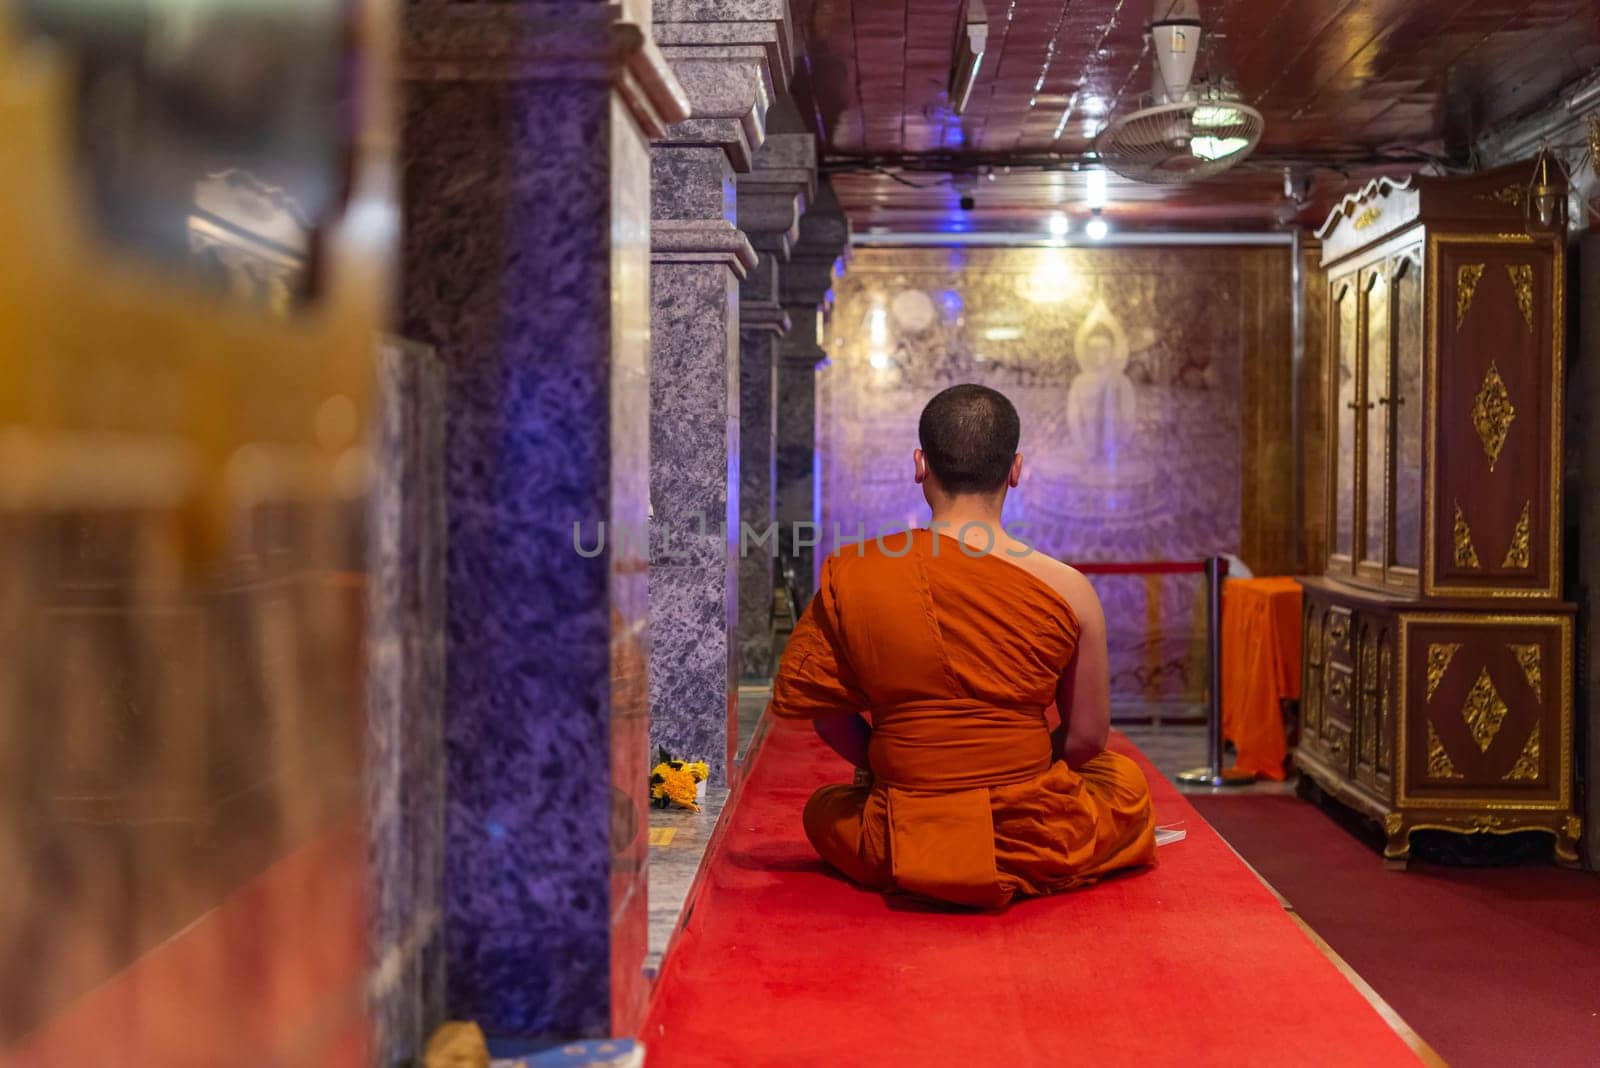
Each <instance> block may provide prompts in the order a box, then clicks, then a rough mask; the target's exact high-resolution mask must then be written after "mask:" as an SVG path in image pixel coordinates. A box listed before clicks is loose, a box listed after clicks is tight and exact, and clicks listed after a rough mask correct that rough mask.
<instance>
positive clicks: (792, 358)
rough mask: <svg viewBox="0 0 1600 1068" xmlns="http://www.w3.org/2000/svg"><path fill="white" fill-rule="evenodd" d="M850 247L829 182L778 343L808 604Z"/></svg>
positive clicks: (784, 466)
mask: <svg viewBox="0 0 1600 1068" xmlns="http://www.w3.org/2000/svg"><path fill="white" fill-rule="evenodd" d="M849 248H850V220H849V219H848V218H847V217H846V216H845V214H844V211H843V209H842V208H840V207H839V201H838V199H837V198H836V197H835V196H834V195H833V189H832V188H831V187H830V186H829V185H828V184H827V183H822V184H821V186H820V187H819V188H818V191H817V197H816V200H815V202H814V203H813V204H812V205H811V206H810V208H809V209H808V210H807V211H806V213H805V215H804V216H802V217H801V219H800V237H799V240H798V241H796V242H795V244H794V247H793V249H792V251H791V252H790V258H789V264H788V267H787V268H786V269H785V270H784V272H783V285H782V298H783V304H784V308H785V310H786V311H787V312H788V314H789V319H790V321H791V323H792V324H793V326H792V328H791V329H790V331H789V333H788V334H787V335H785V336H784V338H783V340H782V341H781V342H780V343H779V359H778V414H777V423H778V431H777V440H778V449H777V469H778V472H777V483H778V490H777V495H778V502H777V512H778V523H779V525H780V527H781V528H782V531H783V543H782V547H783V552H784V555H785V558H786V559H787V561H788V562H789V563H790V565H791V566H792V567H793V568H794V572H795V584H796V587H797V592H798V593H799V596H800V601H801V606H802V607H803V606H804V604H805V603H806V602H807V601H809V600H810V599H811V591H812V590H813V589H814V588H815V577H816V568H817V561H818V559H819V557H818V555H817V553H816V551H815V548H814V547H811V546H806V545H805V544H803V540H804V539H803V537H797V536H796V532H797V531H804V530H805V529H810V530H811V531H812V532H813V533H814V535H815V538H814V539H813V540H816V541H819V542H825V541H826V538H827V532H824V531H822V530H821V529H820V524H821V522H822V500H821V486H820V481H819V479H818V477H817V473H818V466H817V452H816V450H817V374H816V369H817V365H818V364H819V363H821V362H822V361H823V360H825V359H827V353H826V352H824V351H823V349H822V341H823V337H822V331H823V323H824V321H825V320H826V317H827V314H828V312H829V310H831V308H832V306H833V283H834V279H835V278H836V277H837V276H838V274H839V272H840V271H842V270H843V262H844V257H846V256H847V254H848V252H849ZM808 525H809V527H808Z"/></svg>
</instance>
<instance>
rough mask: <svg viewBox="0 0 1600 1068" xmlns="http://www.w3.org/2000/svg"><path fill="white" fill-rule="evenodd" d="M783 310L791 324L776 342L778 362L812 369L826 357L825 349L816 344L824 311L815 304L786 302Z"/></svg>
mask: <svg viewBox="0 0 1600 1068" xmlns="http://www.w3.org/2000/svg"><path fill="white" fill-rule="evenodd" d="M784 310H785V311H786V312H788V315H789V319H790V321H791V323H792V326H791V328H790V330H789V332H788V333H786V334H784V335H783V337H782V339H781V340H779V342H778V362H779V363H781V364H782V365H783V366H785V367H791V368H797V369H799V370H803V371H809V370H812V369H814V368H815V367H816V366H817V365H818V364H819V363H821V362H822V361H823V360H826V359H827V358H828V353H827V351H826V350H825V349H823V347H822V346H821V345H820V344H818V335H819V331H820V330H821V326H822V319H823V316H824V311H823V309H822V308H821V307H819V306H818V305H816V304H810V303H806V304H789V303H787V302H785V304H784Z"/></svg>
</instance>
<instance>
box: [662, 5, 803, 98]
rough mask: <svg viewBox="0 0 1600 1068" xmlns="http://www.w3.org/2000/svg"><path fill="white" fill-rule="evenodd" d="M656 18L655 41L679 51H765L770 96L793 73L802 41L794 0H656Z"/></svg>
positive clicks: (782, 87) (765, 80)
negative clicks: (792, 17) (797, 34)
mask: <svg viewBox="0 0 1600 1068" xmlns="http://www.w3.org/2000/svg"><path fill="white" fill-rule="evenodd" d="M651 18H652V21H653V22H654V33H655V37H656V40H657V41H659V42H660V43H661V45H662V46H663V47H669V48H670V49H671V50H672V51H673V52H674V53H676V54H681V55H693V54H702V53H706V54H717V53H719V52H724V53H725V52H727V51H738V52H742V53H745V54H751V53H760V55H761V56H762V57H763V58H764V60H765V62H764V64H763V83H764V85H765V88H766V90H767V98H768V99H769V100H776V99H777V98H778V97H779V96H780V95H781V94H782V93H783V92H784V91H785V88H786V87H787V86H788V84H789V82H790V80H791V79H792V78H793V77H794V66H795V58H796V56H797V55H798V52H799V42H798V40H797V39H796V37H795V34H794V24H793V23H792V21H791V20H790V16H789V0H654V3H653V4H652V5H651Z"/></svg>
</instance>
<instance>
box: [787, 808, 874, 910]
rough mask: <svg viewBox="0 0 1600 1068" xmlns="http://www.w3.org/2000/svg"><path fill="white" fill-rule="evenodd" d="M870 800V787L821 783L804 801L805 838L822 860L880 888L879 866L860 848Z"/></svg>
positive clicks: (853, 877)
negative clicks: (820, 787) (864, 818)
mask: <svg viewBox="0 0 1600 1068" xmlns="http://www.w3.org/2000/svg"><path fill="white" fill-rule="evenodd" d="M871 799H872V787H870V786H824V787H823V788H822V789H820V790H818V791H817V792H816V793H814V794H812V795H811V800H810V801H808V802H806V809H805V814H804V816H803V822H804V824H805V830H806V837H807V838H809V839H810V840H811V844H812V846H813V847H815V848H816V851H817V853H818V854H820V855H821V857H822V859H823V860H825V861H827V862H828V863H829V864H831V865H833V866H834V867H835V868H837V869H838V870H839V872H840V873H841V874H843V875H844V876H845V877H846V878H848V879H850V880H851V881H853V882H856V883H860V884H861V885H862V886H866V887H871V888H873V889H882V888H883V883H882V878H881V872H880V870H879V868H880V865H877V864H875V863H873V861H872V860H870V859H868V857H867V851H866V850H865V849H864V848H863V844H864V834H863V815H864V814H865V812H866V809H867V805H868V804H869V803H870V801H871Z"/></svg>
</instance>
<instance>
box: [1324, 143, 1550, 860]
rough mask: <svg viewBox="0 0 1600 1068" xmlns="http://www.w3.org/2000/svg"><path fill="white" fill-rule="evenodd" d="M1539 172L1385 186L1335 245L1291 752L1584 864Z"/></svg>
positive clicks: (1362, 795) (1355, 796)
mask: <svg viewBox="0 0 1600 1068" xmlns="http://www.w3.org/2000/svg"><path fill="white" fill-rule="evenodd" d="M1532 175H1533V165H1532V164H1526V165H1518V166H1514V167H1509V168H1503V169H1501V170H1498V171H1492V172H1487V173H1484V174H1480V175H1475V176H1472V177H1470V178H1452V179H1443V178H1415V179H1412V180H1410V181H1408V182H1405V183H1395V182H1390V181H1388V180H1379V181H1377V182H1375V183H1372V184H1370V185H1368V186H1367V187H1366V188H1364V189H1363V190H1362V191H1361V192H1359V193H1357V194H1355V195H1353V196H1350V197H1347V198H1346V199H1345V200H1344V201H1343V202H1342V203H1341V204H1340V205H1339V207H1338V208H1337V209H1335V211H1334V212H1333V214H1332V216H1330V218H1329V220H1328V222H1327V224H1326V225H1325V226H1324V227H1323V229H1322V231H1321V233H1320V236H1321V237H1322V240H1323V265H1324V267H1325V268H1326V269H1327V285H1328V287H1329V288H1328V300H1329V304H1328V332H1329V336H1328V352H1329V368H1330V371H1329V377H1330V381H1329V392H1328V403H1329V404H1330V406H1331V409H1332V416H1333V418H1332V419H1331V420H1330V428H1331V433H1332V434H1333V439H1334V440H1333V441H1332V442H1331V443H1330V445H1331V447H1330V448H1329V450H1328V457H1329V460H1328V462H1329V466H1330V470H1329V472H1328V475H1329V477H1328V482H1327V484H1328V487H1329V502H1328V507H1329V516H1328V520H1329V523H1328V529H1329V531H1330V534H1331V536H1330V539H1329V554H1328V559H1327V561H1326V567H1325V568H1324V574H1323V575H1322V576H1319V577H1318V578H1315V579H1309V580H1307V581H1306V602H1305V603H1306V607H1305V612H1306V618H1305V637H1304V648H1303V650H1302V652H1303V656H1302V662H1303V665H1304V672H1305V677H1304V680H1303V681H1304V685H1303V690H1302V693H1303V723H1302V735H1301V744H1300V747H1299V749H1298V750H1297V752H1296V760H1297V763H1298V765H1299V767H1300V769H1301V771H1302V772H1303V773H1304V774H1306V775H1308V776H1310V777H1311V778H1312V779H1314V780H1315V781H1317V782H1318V783H1319V784H1320V785H1321V786H1322V787H1323V788H1324V789H1325V790H1327V791H1328V792H1329V793H1331V794H1333V795H1334V796H1335V797H1338V798H1340V799H1341V800H1343V801H1344V802H1345V803H1347V804H1351V805H1353V806H1354V807H1356V808H1359V809H1361V810H1363V811H1365V812H1367V813H1368V814H1370V815H1372V816H1375V817H1377V818H1379V819H1381V820H1382V821H1383V822H1384V825H1385V828H1386V829H1387V831H1388V834H1389V844H1388V849H1387V855H1388V856H1390V857H1392V858H1403V857H1405V856H1406V855H1407V854H1408V852H1409V849H1410V844H1409V841H1410V837H1409V836H1410V833H1411V831H1412V830H1415V829H1417V828H1419V827H1429V828H1443V829H1447V830H1454V831H1461V832H1470V833H1477V832H1500V833H1504V832H1509V831H1514V830H1526V829H1537V830H1545V831H1549V832H1550V833H1552V834H1554V835H1555V836H1556V850H1557V854H1558V856H1560V857H1562V858H1563V859H1575V852H1574V849H1575V844H1576V841H1577V839H1578V837H1579V833H1580V831H1581V824H1580V822H1579V819H1578V817H1577V815H1576V813H1575V812H1574V810H1573V784H1572V693H1571V690H1572V671H1573V667H1572V607H1571V606H1570V605H1568V604H1566V603H1564V602H1563V601H1562V600H1561V545H1560V530H1561V502H1560V496H1559V494H1560V485H1561V452H1560V427H1561V406H1562V398H1561V382H1562V351H1561V345H1562V340H1563V336H1562V335H1563V325H1562V323H1563V314H1562V309H1563V305H1564V299H1565V298H1564V294H1563V291H1562V289H1563V284H1564V277H1565V276H1564V271H1565V264H1564V236H1563V235H1562V234H1559V233H1556V232H1553V231H1545V230H1541V229H1539V228H1538V227H1537V226H1534V225H1530V223H1529V221H1528V217H1527V213H1526V212H1525V211H1524V209H1523V205H1524V203H1525V202H1526V197H1527V195H1528V189H1529V187H1530V185H1531V178H1532Z"/></svg>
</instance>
